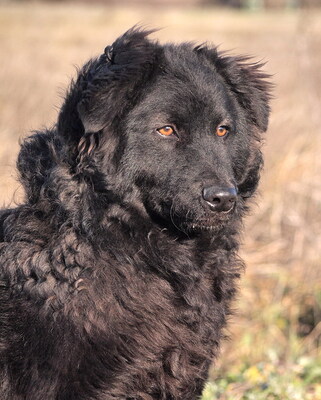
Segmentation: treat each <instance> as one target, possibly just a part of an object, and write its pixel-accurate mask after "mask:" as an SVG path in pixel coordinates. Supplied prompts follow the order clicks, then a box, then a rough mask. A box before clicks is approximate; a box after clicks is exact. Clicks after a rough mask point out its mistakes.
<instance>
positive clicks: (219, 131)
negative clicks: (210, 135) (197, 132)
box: [216, 125, 229, 137]
mask: <svg viewBox="0 0 321 400" xmlns="http://www.w3.org/2000/svg"><path fill="white" fill-rule="evenodd" d="M228 132H229V128H228V127H227V126H224V125H220V126H218V127H217V128H216V135H217V136H220V137H223V136H226V135H227V134H228Z"/></svg>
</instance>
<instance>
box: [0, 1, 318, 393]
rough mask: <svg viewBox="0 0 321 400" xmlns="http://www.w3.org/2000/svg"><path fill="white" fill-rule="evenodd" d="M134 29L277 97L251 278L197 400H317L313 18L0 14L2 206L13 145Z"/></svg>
mask: <svg viewBox="0 0 321 400" xmlns="http://www.w3.org/2000/svg"><path fill="white" fill-rule="evenodd" d="M136 23H141V24H143V25H146V26H148V27H160V28H164V29H162V30H160V31H159V32H157V33H155V34H154V35H153V36H154V37H155V38H156V37H157V38H159V39H160V41H161V42H164V41H174V42H179V41H191V40H193V41H196V42H203V41H209V42H213V43H215V44H219V45H220V47H221V49H232V53H241V54H250V55H253V56H255V57H256V59H258V60H260V59H262V60H264V61H266V62H267V64H266V71H267V72H269V73H270V74H272V75H273V77H272V79H273V82H274V83H275V85H276V87H275V90H274V99H273V102H272V117H271V124H270V129H269V131H268V133H267V134H266V144H265V146H264V153H265V159H266V163H265V170H264V173H263V176H262V183H261V190H260V194H259V195H258V196H257V198H256V204H253V207H252V215H251V216H249V217H248V218H247V221H246V229H245V231H244V245H243V248H242V256H243V258H244V259H245V260H246V263H247V271H246V273H245V275H244V276H243V279H242V283H241V285H240V286H241V288H240V289H241V290H240V294H239V296H238V300H237V302H236V303H235V309H236V312H235V316H234V317H233V318H232V320H231V323H230V325H229V330H228V334H229V336H230V340H229V341H226V343H225V345H224V349H223V354H222V357H221V360H220V361H219V364H218V365H217V366H216V367H215V368H213V371H212V373H211V376H210V378H211V379H213V380H214V379H215V380H216V383H210V384H209V385H208V387H207V389H206V391H205V392H204V399H206V400H213V399H221V400H231V399H233V400H240V399H248V400H252V399H253V400H261V399H262V400H266V399H267V400H271V399H282V400H283V399H289V400H301V399H307V400H309V399H310V400H317V399H321V184H320V181H321V9H320V10H310V11H308V10H303V11H288V12H281V11H270V12H267V13H263V12H257V13H253V12H252V13H250V12H245V11H238V12H237V11H228V10H221V9H212V8H191V7H185V8H174V7H166V8H164V7H159V6H158V7H151V6H135V7H134V6H131V7H129V6H126V7H125V6H117V7H116V6H104V5H103V4H101V3H100V4H99V5H97V4H92V5H87V6H85V5H81V4H75V3H74V4H63V3H51V4H41V3H31V4H28V3H27V4H26V3H4V4H2V5H0V50H1V63H0V85H1V86H0V87H1V89H0V138H1V139H0V205H3V206H5V205H9V204H14V203H18V202H19V201H20V200H21V191H20V189H19V184H18V181H17V179H16V173H15V159H16V156H17V152H18V149H19V145H18V143H19V140H20V139H21V138H23V137H25V136H26V135H28V134H29V132H30V131H31V130H33V129H41V128H42V127H44V126H50V125H52V124H54V123H55V119H56V116H57V110H58V108H59V106H60V104H61V102H62V96H63V93H64V90H65V88H66V86H67V84H68V82H69V80H70V78H71V77H72V76H74V75H75V66H81V65H82V64H83V62H84V61H86V60H87V59H88V58H89V57H92V56H95V55H99V54H100V53H101V52H102V50H103V49H104V47H105V46H106V45H107V44H110V43H111V41H112V40H113V39H114V38H115V37H116V36H117V35H119V34H121V33H122V32H124V31H125V30H127V29H128V28H129V27H131V26H132V25H134V24H136Z"/></svg>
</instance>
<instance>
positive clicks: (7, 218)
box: [0, 28, 269, 400]
mask: <svg viewBox="0 0 321 400" xmlns="http://www.w3.org/2000/svg"><path fill="white" fill-rule="evenodd" d="M149 33H150V32H147V31H143V30H141V29H137V28H134V29H132V30H130V31H128V32H127V33H125V34H124V35H123V36H122V37H120V38H119V39H117V40H116V41H115V43H114V44H113V45H112V46H109V47H107V48H106V50H105V52H104V54H103V55H101V56H100V57H99V58H98V59H95V60H91V61H89V62H88V63H87V64H86V65H85V66H84V67H83V68H82V69H81V70H80V71H79V74H78V77H77V79H76V81H74V82H72V84H71V87H70V89H69V91H68V93H67V95H66V100H65V102H64V105H63V106H62V108H61V111H60V114H59V118H58V122H57V124H56V126H55V127H54V128H53V129H50V130H48V131H44V132H38V133H36V134H34V135H33V136H31V137H30V138H28V139H26V140H25V142H24V143H23V145H22V148H21V152H20V155H19V158H18V163H17V165H18V170H19V172H20V177H21V181H22V183H23V186H24V188H25V192H26V198H25V201H24V203H23V204H22V205H20V206H19V207H17V208H14V209H10V210H3V211H1V212H0V267H1V269H0V278H1V279H0V312H1V313H0V322H1V325H0V398H1V400H89V399H91V400H94V399H95V400H111V399H123V400H125V399H126V400H138V399H141V400H151V399H159V400H195V399H197V398H198V397H199V396H200V395H201V392H202V388H203V386H204V382H205V381H206V378H207V374H208V369H209V366H210V364H211V362H212V360H213V359H214V358H215V356H216V355H217V353H218V350H219V346H220V340H221V338H222V328H223V327H224V326H225V323H226V320H227V317H228V315H229V314H230V302H231V299H232V298H233V296H234V294H235V291H236V283H237V279H238V278H239V276H240V272H241V270H242V262H241V261H240V260H239V259H238V257H237V254H236V253H237V250H238V233H239V231H240V227H241V219H242V216H243V215H244V213H245V211H246V208H247V206H246V203H247V199H248V198H249V197H251V196H252V194H253V193H254V191H255V189H256V187H257V184H258V180H259V173H260V169H261V164H262V156H261V152H260V136H261V133H262V132H263V131H265V130H266V128H267V124H268V115H269V106H268V101H269V83H268V82H267V79H266V78H267V76H266V75H264V74H263V73H262V72H260V67H261V65H257V64H251V63H249V61H248V59H246V58H241V57H230V56H227V55H226V54H224V53H219V52H218V51H217V50H216V49H215V48H209V47H207V46H198V47H194V46H193V45H192V44H190V43H186V44H181V45H172V44H167V45H164V46H161V45H160V44H158V43H157V42H153V41H150V40H148V39H147V36H148V34H149ZM222 124H223V125H224V126H225V125H227V126H228V127H229V134H228V136H226V137H219V136H216V135H215V130H216V127H217V126H219V125H222ZM166 125H171V126H173V127H174V128H175V132H176V133H175V134H174V135H171V136H168V137H164V136H161V135H160V134H159V133H158V129H159V128H161V127H163V126H166ZM206 185H207V186H209V185H221V186H235V187H236V188H237V190H238V194H237V200H236V203H235V206H234V208H233V209H232V210H231V211H229V212H218V211H211V209H210V207H209V205H208V204H207V203H206V202H205V201H204V200H203V199H202V189H203V188H204V187H205V186H206Z"/></svg>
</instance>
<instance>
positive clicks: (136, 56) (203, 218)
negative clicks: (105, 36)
mask: <svg viewBox="0 0 321 400" xmlns="http://www.w3.org/2000/svg"><path fill="white" fill-rule="evenodd" d="M149 33H150V32H146V31H142V30H140V29H132V30H130V31H128V32H127V33H125V34H124V35H123V36H122V37H120V38H119V39H117V40H116V41H115V43H114V44H113V45H112V46H109V47H107V48H106V49H105V53H104V54H103V55H102V56H101V57H100V58H98V59H97V60H94V61H90V62H89V63H88V64H86V65H85V67H84V68H83V69H82V70H81V71H80V73H79V75H78V79H77V81H76V82H75V83H74V84H73V85H72V86H71V90H70V92H69V94H68V96H67V98H66V102H65V104H64V106H63V108H62V111H61V113H60V118H59V121H58V133H59V134H60V135H61V136H62V137H63V138H64V141H65V142H66V143H67V144H68V146H69V149H70V157H71V160H72V161H71V164H73V167H74V170H75V174H78V175H79V176H81V175H82V174H85V172H84V171H87V172H86V173H87V175H88V170H90V168H88V165H94V170H95V171H96V172H97V171H99V173H100V174H102V175H103V176H104V182H105V187H106V189H108V190H110V191H114V192H116V193H117V195H118V196H120V198H123V199H125V198H126V199H127V200H128V198H130V196H129V197H128V196H127V197H126V194H127V195H128V193H135V196H136V197H137V196H138V197H139V199H140V201H141V203H142V204H143V205H144V207H145V208H146V210H147V212H148V214H149V216H151V217H152V218H153V219H158V220H159V221H162V222H163V223H165V224H168V225H171V226H172V227H173V228H175V227H177V228H179V229H182V230H192V229H211V228H215V227H216V226H217V225H219V224H222V223H223V222H224V221H228V220H230V219H233V218H234V216H237V215H239V214H240V212H241V211H242V210H243V209H244V203H245V200H246V199H247V198H249V197H250V196H251V195H252V194H253V193H254V191H255V189H256V187H257V184H258V180H259V173H260V168H261V165H262V156H261V152H260V145H259V144H260V137H261V133H262V132H264V131H265V130H266V129H267V125H268V116H269V105H268V102H269V88H270V85H269V83H268V82H267V80H266V78H267V75H265V74H263V73H262V72H261V71H260V67H261V65H259V64H251V63H249V62H248V59H246V58H242V57H231V56H227V55H225V54H222V53H219V52H218V51H217V49H216V48H209V47H207V46H198V47H195V46H193V45H192V44H182V45H178V46H177V45H171V44H169V45H164V46H161V45H159V44H158V43H157V42H153V41H150V40H148V39H147V36H148V34H149ZM93 174H94V173H93ZM87 178H88V177H87Z"/></svg>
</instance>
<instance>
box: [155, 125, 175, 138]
mask: <svg viewBox="0 0 321 400" xmlns="http://www.w3.org/2000/svg"><path fill="white" fill-rule="evenodd" d="M157 132H158V133H160V134H161V135H163V136H171V135H173V134H174V133H175V131H174V129H173V128H172V127H171V126H169V125H166V126H163V127H162V128H159V129H157Z"/></svg>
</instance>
